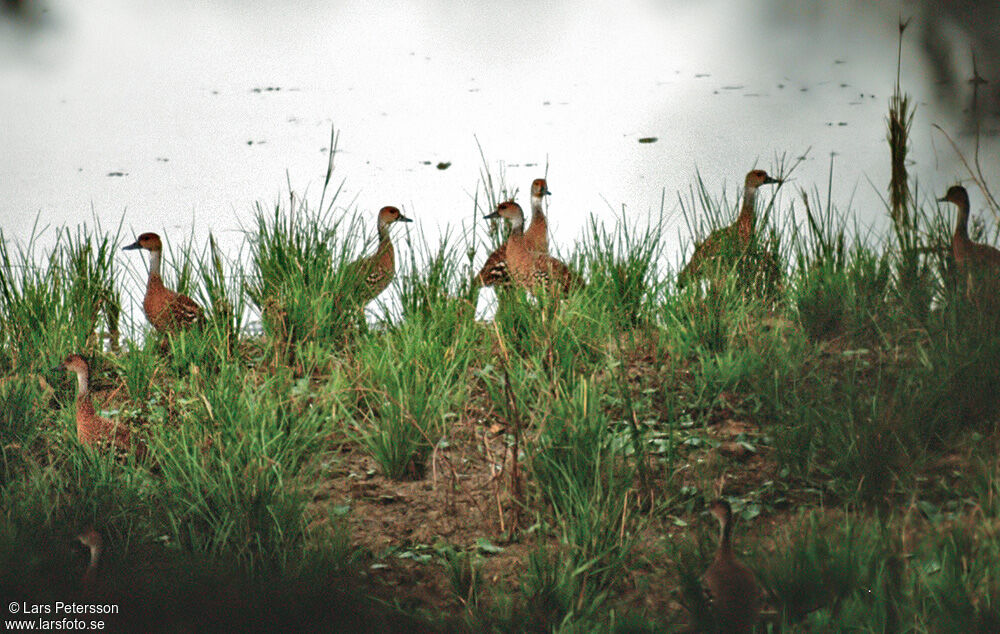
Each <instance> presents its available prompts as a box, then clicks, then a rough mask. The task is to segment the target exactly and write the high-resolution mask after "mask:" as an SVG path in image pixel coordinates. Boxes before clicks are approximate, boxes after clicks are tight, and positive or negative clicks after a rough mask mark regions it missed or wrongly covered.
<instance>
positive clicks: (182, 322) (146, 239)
mask: <svg viewBox="0 0 1000 634" xmlns="http://www.w3.org/2000/svg"><path fill="white" fill-rule="evenodd" d="M135 249H146V250H147V251H149V278H148V279H147V280H146V296H145V297H144V298H143V299H142V309H143V311H144V312H145V313H146V318H148V319H149V323H151V324H153V327H154V328H156V329H157V330H159V331H160V332H162V333H164V334H171V333H173V332H176V331H177V330H179V329H182V328H187V327H188V326H191V325H193V324H196V323H201V322H203V321H204V320H205V313H204V311H202V309H201V306H199V305H198V304H197V303H195V301H194V300H193V299H191V298H190V297H188V296H187V295H181V294H180V293H177V292H175V291H172V290H170V289H169V288H167V287H166V286H164V285H163V278H162V277H160V259H161V257H162V255H163V243H162V242H161V241H160V236H158V235H157V234H155V233H144V234H142V235H140V236H139V238H138V239H137V240H136V241H135V242H133V243H132V244H130V245H128V246H127V247H123V248H122V251H132V250H135Z"/></svg>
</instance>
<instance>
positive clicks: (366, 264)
mask: <svg viewBox="0 0 1000 634" xmlns="http://www.w3.org/2000/svg"><path fill="white" fill-rule="evenodd" d="M397 220H398V221H400V222H412V220H410V219H409V218H407V217H406V216H404V215H403V214H402V213H400V211H399V209H397V208H395V207H382V209H380V210H379V212H378V248H377V249H376V250H375V253H374V254H373V255H369V256H367V257H363V258H360V259H358V260H355V261H353V262H351V263H350V264H347V265H346V266H347V268H346V271H345V275H346V276H347V279H349V280H353V281H354V282H355V283H357V285H358V287H357V288H358V291H357V292H358V296H357V299H358V300H359V301H360V302H361V303H362V304H367V303H368V302H370V301H372V300H373V299H375V298H376V297H378V296H379V294H380V293H381V292H382V291H384V290H385V289H386V287H388V286H389V282H391V281H392V278H393V276H395V275H396V253H395V250H394V249H393V247H392V240H391V239H390V238H389V225H391V224H392V223H394V222H396V221H397Z"/></svg>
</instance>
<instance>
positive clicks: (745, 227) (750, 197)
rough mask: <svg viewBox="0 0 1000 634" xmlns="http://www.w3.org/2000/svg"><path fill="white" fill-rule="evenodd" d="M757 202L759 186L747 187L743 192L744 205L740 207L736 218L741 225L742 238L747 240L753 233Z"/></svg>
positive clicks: (739, 225) (744, 240) (738, 224)
mask: <svg viewBox="0 0 1000 634" xmlns="http://www.w3.org/2000/svg"><path fill="white" fill-rule="evenodd" d="M756 202H757V188H756V187H747V188H746V191H744V192H743V206H742V207H741V208H740V215H739V217H738V218H737V220H736V223H737V226H738V227H739V233H740V240H742V241H743V242H747V241H749V240H750V236H751V235H752V234H753V226H754V222H755V221H756V215H755V213H754V205H755V204H756Z"/></svg>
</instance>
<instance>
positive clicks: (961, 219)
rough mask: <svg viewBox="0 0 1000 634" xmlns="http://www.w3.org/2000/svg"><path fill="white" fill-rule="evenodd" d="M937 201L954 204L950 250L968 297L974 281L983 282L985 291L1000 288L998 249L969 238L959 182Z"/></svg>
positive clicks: (965, 203) (964, 193) (966, 209)
mask: <svg viewBox="0 0 1000 634" xmlns="http://www.w3.org/2000/svg"><path fill="white" fill-rule="evenodd" d="M938 202H950V203H954V204H955V205H956V206H957V207H958V219H957V220H956V221H955V233H954V235H952V238H951V252H952V255H953V256H954V257H955V265H956V266H957V267H958V270H959V272H960V273H962V275H963V276H965V278H966V292H967V293H968V294H969V295H970V297H971V296H972V295H973V294H974V293H975V292H976V291H975V286H976V282H978V281H983V282H985V283H986V284H985V288H984V289H983V291H984V292H985V293H992V292H993V291H995V290H997V289H998V288H1000V251H998V250H997V249H995V248H994V247H991V246H990V245H988V244H980V243H978V242H973V241H972V239H971V238H969V193H968V192H967V191H965V188H964V187H962V186H961V185H953V186H952V187H949V188H948V193H947V194H945V195H944V197H943V198H939V199H938ZM991 282H992V283H991Z"/></svg>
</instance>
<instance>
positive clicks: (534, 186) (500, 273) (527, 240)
mask: <svg viewBox="0 0 1000 634" xmlns="http://www.w3.org/2000/svg"><path fill="white" fill-rule="evenodd" d="M551 194H552V192H550V191H549V186H548V183H546V181H545V179H544V178H536V179H535V180H534V181H533V182H532V183H531V224H530V225H528V229H527V231H525V232H524V244H525V247H526V248H527V249H528V250H529V251H534V252H537V253H548V252H549V223H548V219H547V218H546V217H545V210H544V209H543V205H544V200H545V197H546V196H550V195H551ZM509 281H510V275H509V271H508V269H507V243H506V242H504V243H503V244H501V245H500V246H499V247H497V248H496V250H495V251H494V252H493V253H491V254H490V257H488V258H486V263H485V264H483V268H482V269H481V270H480V271H479V274H478V275H476V279H475V280H474V281H473V282H474V285H480V286H494V285H503V284H507V283H508V282H509Z"/></svg>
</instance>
